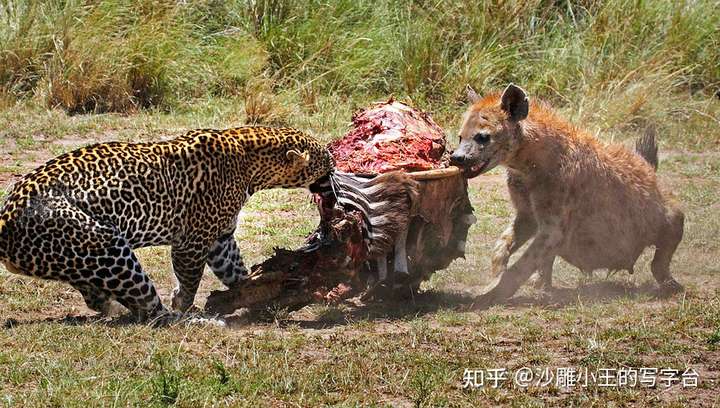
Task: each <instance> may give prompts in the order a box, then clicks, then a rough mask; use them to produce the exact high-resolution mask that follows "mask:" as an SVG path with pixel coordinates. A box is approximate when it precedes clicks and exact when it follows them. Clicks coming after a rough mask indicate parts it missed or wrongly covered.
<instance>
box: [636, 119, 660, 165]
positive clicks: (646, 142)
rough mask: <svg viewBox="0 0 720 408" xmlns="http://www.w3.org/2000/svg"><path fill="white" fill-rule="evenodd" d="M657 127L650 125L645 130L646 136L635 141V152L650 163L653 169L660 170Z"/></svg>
mask: <svg viewBox="0 0 720 408" xmlns="http://www.w3.org/2000/svg"><path fill="white" fill-rule="evenodd" d="M656 134H657V131H656V130H655V125H650V126H648V127H647V128H646V129H645V134H644V135H642V137H640V138H639V139H638V140H637V141H635V152H637V154H639V155H640V156H641V157H642V158H643V159H645V161H646V162H648V163H650V165H651V166H652V167H653V169H655V170H657V168H658V145H657V139H656V138H655V135H656Z"/></svg>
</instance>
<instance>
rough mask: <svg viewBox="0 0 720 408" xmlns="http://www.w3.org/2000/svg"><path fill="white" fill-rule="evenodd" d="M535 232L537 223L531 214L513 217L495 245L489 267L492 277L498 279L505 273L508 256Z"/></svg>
mask: <svg viewBox="0 0 720 408" xmlns="http://www.w3.org/2000/svg"><path fill="white" fill-rule="evenodd" d="M536 231H537V222H535V218H534V217H533V216H532V215H531V214H523V213H519V214H518V215H517V216H516V217H515V219H514V220H513V222H512V223H511V224H510V225H509V226H508V227H507V228H506V229H505V231H504V232H503V233H502V235H500V238H499V239H498V240H497V242H496V243H495V249H493V256H492V267H491V275H492V277H494V278H495V277H498V276H500V275H502V274H504V273H505V272H506V271H507V265H508V261H509V260H510V256H511V255H512V254H513V253H515V251H517V250H518V249H519V248H520V247H522V246H523V244H525V242H527V240H528V239H530V238H531V237H532V236H533V235H535V232H536Z"/></svg>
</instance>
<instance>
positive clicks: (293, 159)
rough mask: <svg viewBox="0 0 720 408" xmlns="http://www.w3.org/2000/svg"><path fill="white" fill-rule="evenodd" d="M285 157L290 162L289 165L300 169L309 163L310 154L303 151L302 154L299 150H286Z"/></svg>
mask: <svg viewBox="0 0 720 408" xmlns="http://www.w3.org/2000/svg"><path fill="white" fill-rule="evenodd" d="M285 157H287V159H288V160H290V165H291V166H293V167H298V168H302V167H305V166H307V165H308V164H309V163H310V153H309V152H308V151H307V150H305V151H303V152H301V151H299V150H288V152H287V153H285Z"/></svg>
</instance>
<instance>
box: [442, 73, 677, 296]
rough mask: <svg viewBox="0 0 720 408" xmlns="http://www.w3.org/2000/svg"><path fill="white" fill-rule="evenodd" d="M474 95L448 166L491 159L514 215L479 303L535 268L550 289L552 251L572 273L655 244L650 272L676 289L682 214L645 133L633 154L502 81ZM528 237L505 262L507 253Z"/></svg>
mask: <svg viewBox="0 0 720 408" xmlns="http://www.w3.org/2000/svg"><path fill="white" fill-rule="evenodd" d="M468 96H469V97H470V98H471V100H472V101H473V104H472V106H471V107H470V108H469V109H468V111H467V112H466V114H465V116H464V121H463V124H462V129H461V131H460V146H459V147H458V148H457V150H456V151H455V152H454V153H453V155H452V161H453V163H454V164H456V165H458V166H460V167H462V168H463V169H464V172H465V174H466V175H467V177H470V178H471V177H475V176H477V175H479V174H481V173H484V172H487V171H488V170H490V169H492V168H493V167H495V166H497V165H503V166H505V168H506V169H507V184H508V189H509V190H510V198H511V200H512V203H513V206H514V207H515V211H516V216H515V219H514V220H513V221H512V222H511V223H510V225H509V226H508V228H507V230H506V231H505V232H503V234H502V235H501V237H500V239H499V240H498V242H497V244H496V248H495V250H494V253H493V260H492V272H493V276H494V277H495V281H494V282H493V283H492V284H491V288H490V289H489V291H487V292H486V293H485V294H484V295H483V296H482V297H481V298H480V299H478V303H477V304H478V305H487V304H492V303H496V302H499V301H502V300H504V299H506V298H509V297H510V296H512V295H513V294H514V293H515V292H516V291H517V289H518V288H519V287H520V285H522V284H523V283H524V282H525V281H527V280H528V278H529V277H530V276H531V275H532V274H533V273H534V272H536V271H537V272H539V274H540V282H541V283H542V284H543V285H544V286H546V287H550V286H551V282H552V267H553V261H554V260H555V257H556V256H560V257H562V258H563V259H565V260H566V261H567V262H569V263H570V264H572V265H574V266H576V267H578V268H579V269H580V270H582V271H584V272H587V273H591V272H592V271H593V270H596V269H608V270H628V271H629V272H631V273H632V271H633V265H634V264H635V261H636V260H637V258H638V257H639V256H640V254H641V253H642V252H643V250H644V249H645V248H646V247H649V246H653V245H654V246H655V248H656V250H655V257H654V258H653V261H652V266H651V269H652V273H653V276H654V277H655V279H656V280H657V282H658V284H659V285H660V290H661V291H662V292H663V293H674V292H677V291H681V290H682V286H681V285H680V284H679V283H678V282H677V281H675V279H673V278H672V277H671V276H670V260H671V258H672V256H673V253H674V252H675V249H676V248H677V246H678V244H679V243H680V240H681V239H682V235H683V218H684V216H683V213H682V212H681V211H680V210H679V209H678V207H677V205H676V204H675V203H674V202H673V201H672V200H671V199H670V198H669V197H668V196H667V195H666V194H665V193H663V192H662V191H661V190H660V188H659V187H658V183H657V179H656V176H655V170H656V167H657V145H656V143H655V136H654V133H653V132H648V133H646V135H645V136H644V137H643V138H641V139H640V140H639V141H638V143H637V146H636V152H633V151H630V150H628V149H626V148H625V147H623V146H621V145H603V144H601V143H600V142H598V140H597V139H595V138H594V137H593V136H591V135H590V134H588V133H587V132H585V131H583V130H581V129H579V128H577V127H575V126H573V125H571V124H570V123H568V122H566V121H564V120H563V119H561V118H560V117H558V116H557V115H556V114H555V113H553V111H552V110H551V109H550V108H549V107H548V106H547V105H546V104H543V103H541V102H537V101H532V102H530V101H529V100H528V97H527V95H526V93H525V91H523V90H522V89H521V88H520V87H518V86H515V85H513V84H510V85H509V86H508V87H507V88H506V89H505V91H504V92H503V93H502V94H494V95H490V96H486V97H484V98H479V97H478V96H477V94H475V92H474V91H472V90H469V95H468ZM530 238H534V239H533V241H532V243H531V244H530V246H529V247H528V249H527V250H526V251H525V253H523V255H522V256H521V257H520V258H519V259H518V260H517V262H515V263H514V264H513V265H512V266H510V267H508V259H509V258H510V255H511V254H512V253H513V252H515V251H516V250H517V249H518V248H520V247H521V246H522V245H523V244H524V243H525V242H527V241H528V240H529V239H530Z"/></svg>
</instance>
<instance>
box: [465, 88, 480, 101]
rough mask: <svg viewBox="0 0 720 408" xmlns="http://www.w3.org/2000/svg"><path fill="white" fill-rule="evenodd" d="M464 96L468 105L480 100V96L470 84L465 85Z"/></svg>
mask: <svg viewBox="0 0 720 408" xmlns="http://www.w3.org/2000/svg"><path fill="white" fill-rule="evenodd" d="M465 95H466V96H467V99H468V101H469V102H470V103H475V102H477V101H479V100H480V96H479V95H478V94H477V92H475V90H474V89H473V87H472V86H470V84H467V85H465Z"/></svg>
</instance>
